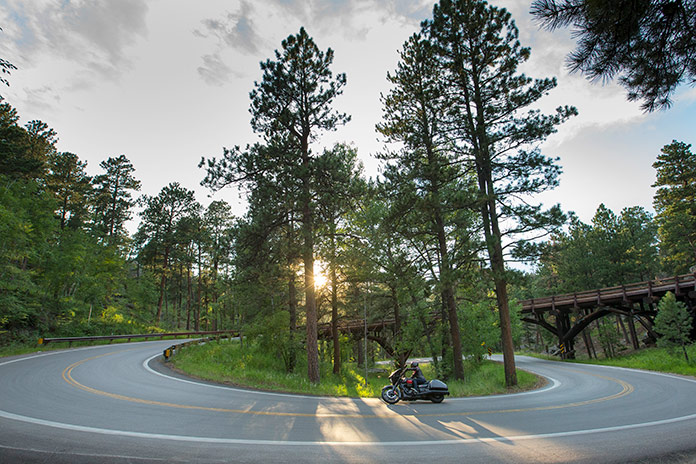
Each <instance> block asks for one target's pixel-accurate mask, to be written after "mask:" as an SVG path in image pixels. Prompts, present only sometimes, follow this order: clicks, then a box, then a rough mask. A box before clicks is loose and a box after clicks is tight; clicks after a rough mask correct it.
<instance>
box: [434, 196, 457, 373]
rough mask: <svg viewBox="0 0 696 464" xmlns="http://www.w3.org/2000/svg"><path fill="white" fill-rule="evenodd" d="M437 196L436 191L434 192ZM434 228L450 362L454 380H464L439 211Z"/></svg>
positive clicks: (449, 272)
mask: <svg viewBox="0 0 696 464" xmlns="http://www.w3.org/2000/svg"><path fill="white" fill-rule="evenodd" d="M436 194H437V190H436ZM435 226H436V228H437V240H438V244H439V248H440V263H441V265H442V269H440V285H442V302H443V304H444V305H445V308H446V310H447V320H448V321H449V327H450V340H451V342H452V362H453V363H454V366H453V367H454V378H455V379H458V380H463V379H464V363H463V360H462V336H461V331H460V330H459V317H458V315H457V302H456V300H455V299H454V283H453V282H452V269H451V264H450V259H449V253H448V251H447V237H446V236H445V226H444V223H443V220H442V215H441V214H440V212H439V211H436V214H435Z"/></svg>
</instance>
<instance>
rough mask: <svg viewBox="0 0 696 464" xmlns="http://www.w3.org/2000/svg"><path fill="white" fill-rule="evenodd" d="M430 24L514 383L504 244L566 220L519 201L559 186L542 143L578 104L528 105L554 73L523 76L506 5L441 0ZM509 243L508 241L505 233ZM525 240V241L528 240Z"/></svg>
mask: <svg viewBox="0 0 696 464" xmlns="http://www.w3.org/2000/svg"><path fill="white" fill-rule="evenodd" d="M424 28H425V30H426V31H427V32H428V36H429V37H430V39H431V40H432V41H433V44H434V46H435V47H436V50H437V54H438V55H439V60H440V61H441V63H442V66H443V68H444V70H445V72H446V74H445V76H446V79H447V80H446V86H447V88H448V89H449V91H450V92H451V100H450V103H449V105H450V107H449V112H450V118H451V121H450V124H451V126H450V127H451V130H452V134H453V135H454V137H455V141H456V142H457V143H458V144H459V145H460V150H461V153H462V155H461V156H462V157H464V158H467V159H468V160H469V161H470V166H471V168H472V170H473V171H474V172H475V173H476V177H477V182H478V195H479V202H478V208H479V211H480V214H481V221H482V224H483V231H484V238H485V242H486V247H487V251H488V259H489V260H490V265H491V270H492V276H493V280H494V283H495V292H496V297H497V303H498V308H499V315H500V329H501V339H502V345H503V355H504V359H505V378H506V383H507V385H509V386H511V385H515V384H516V383H517V381H516V372H515V363H514V348H513V343H512V329H511V322H510V309H509V302H508V294H507V277H506V270H505V255H504V253H505V247H508V246H515V245H520V244H521V243H522V242H519V241H518V240H519V239H520V237H523V238H524V239H527V240H528V239H529V238H530V236H531V238H534V237H535V236H536V237H539V236H544V235H545V234H546V233H548V232H546V231H547V230H549V229H553V228H554V227H558V226H560V225H561V224H562V223H563V221H564V219H565V218H564V215H563V214H562V213H561V210H560V207H559V206H554V207H552V208H551V209H549V210H546V211H545V210H543V209H542V208H541V206H540V205H533V204H530V203H529V202H528V201H526V200H525V201H519V200H518V199H519V198H521V197H528V196H530V195H533V194H536V193H539V192H542V191H545V190H548V189H550V188H553V187H555V186H556V185H557V184H558V174H559V173H560V169H559V167H558V166H557V165H556V164H555V162H554V160H552V159H549V158H547V157H545V156H543V155H542V154H541V153H540V151H539V149H538V146H539V145H540V143H541V142H542V141H544V140H545V139H546V137H548V136H549V135H550V134H552V133H553V132H555V127H556V126H557V125H558V124H560V123H562V122H563V121H565V120H566V119H567V118H569V117H570V116H572V115H575V114H577V111H576V110H575V108H572V107H559V108H558V109H557V110H556V114H554V115H544V114H541V112H540V111H538V110H531V109H528V107H530V106H531V105H533V104H535V103H536V102H537V101H538V100H539V99H540V98H541V97H543V96H544V95H545V94H547V93H548V92H549V91H550V90H551V89H553V88H554V87H555V86H556V80H555V79H538V80H534V79H532V78H529V77H527V76H525V75H523V74H517V68H518V66H519V65H520V64H521V63H524V62H525V61H526V60H527V59H528V58H529V56H530V50H529V48H525V47H522V46H521V45H520V43H519V41H518V39H517V37H518V30H517V27H516V26H515V24H514V22H513V21H512V19H511V16H510V13H508V12H507V11H506V10H505V9H499V8H496V7H492V6H489V5H488V4H487V3H486V2H485V1H479V0H441V1H440V2H439V3H438V4H436V5H435V8H434V10H433V19H432V20H430V21H425V22H424ZM504 238H505V242H506V244H505V245H504V244H503V243H504V242H503V239H504ZM525 242H526V241H525ZM518 251H519V253H520V254H521V253H522V252H523V251H528V250H523V249H522V248H520V247H518Z"/></svg>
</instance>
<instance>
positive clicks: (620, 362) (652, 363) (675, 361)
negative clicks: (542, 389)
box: [576, 345, 696, 376]
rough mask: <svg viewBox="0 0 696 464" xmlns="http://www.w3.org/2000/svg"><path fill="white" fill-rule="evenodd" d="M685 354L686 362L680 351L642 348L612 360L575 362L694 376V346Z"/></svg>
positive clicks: (695, 374) (695, 349) (695, 366)
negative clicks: (686, 356) (687, 359)
mask: <svg viewBox="0 0 696 464" xmlns="http://www.w3.org/2000/svg"><path fill="white" fill-rule="evenodd" d="M687 353H688V355H689V361H688V362H687V361H686V359H685V358H684V353H683V352H682V351H681V349H679V350H676V351H675V350H673V349H672V350H670V349H668V348H644V349H642V350H639V351H634V352H632V353H629V354H626V355H622V356H617V357H614V358H608V359H585V360H577V361H576V362H583V363H588V364H603V365H606V366H618V367H630V368H632V369H645V370H649V371H657V372H667V373H671V374H680V375H691V376H696V345H691V346H689V347H687Z"/></svg>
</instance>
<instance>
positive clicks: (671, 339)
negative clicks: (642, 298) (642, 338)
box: [655, 292, 693, 361]
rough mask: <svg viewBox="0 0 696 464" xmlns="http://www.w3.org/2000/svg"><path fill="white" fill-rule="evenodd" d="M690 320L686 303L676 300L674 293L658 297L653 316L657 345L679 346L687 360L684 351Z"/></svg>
mask: <svg viewBox="0 0 696 464" xmlns="http://www.w3.org/2000/svg"><path fill="white" fill-rule="evenodd" d="M692 322H693V318H692V317H691V314H689V311H688V310H687V309H686V305H685V304H684V303H682V302H680V301H677V299H676V297H675V296H674V293H672V292H667V294H666V295H665V296H663V297H662V298H661V299H660V303H659V304H658V307H657V316H656V317H655V332H657V333H658V334H660V338H658V339H657V346H660V347H664V348H676V347H681V349H682V351H683V352H684V357H685V358H686V360H687V361H688V360H689V355H688V353H687V351H686V345H687V344H689V343H690V342H691V340H690V338H689V334H690V333H691V324H692Z"/></svg>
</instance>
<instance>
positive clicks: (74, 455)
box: [0, 342, 696, 464]
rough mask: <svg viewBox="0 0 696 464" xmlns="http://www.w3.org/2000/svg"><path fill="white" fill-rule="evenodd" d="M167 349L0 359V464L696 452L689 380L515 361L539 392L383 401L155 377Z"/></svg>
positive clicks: (577, 457)
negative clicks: (533, 377)
mask: <svg viewBox="0 0 696 464" xmlns="http://www.w3.org/2000/svg"><path fill="white" fill-rule="evenodd" d="M169 343H170V342H144V343H132V344H120V345H110V346H99V347H89V348H81V349H72V350H64V351H52V352H46V353H39V354H35V355H30V356H24V357H16V358H6V359H0V432H1V433H0V462H8V463H10V462H48V463H51V464H56V463H63V462H64V463H81V462H85V463H88V462H89V463H91V462H100V463H101V462H106V463H126V462H134V463H141V462H142V463H150V462H152V463H155V462H196V463H216V462H386V461H397V462H421V463H422V462H424V461H426V460H433V461H437V462H438V463H439V462H463V461H466V462H467V463H472V462H481V463H491V462H530V463H531V462H534V463H538V462H578V463H580V462H587V463H590V462H591V463H598V462H636V461H641V460H644V461H645V462H651V460H653V459H656V458H658V457H660V458H661V459H663V462H668V461H669V460H676V461H679V462H682V460H683V459H686V458H687V457H689V456H696V439H695V437H696V380H695V379H693V378H685V377H678V376H673V375H665V374H657V373H651V372H643V371H635V370H628V369H620V368H608V367H602V366H590V365H583V364H564V363H557V362H550V361H542V360H537V359H533V358H526V357H518V358H517V364H518V367H521V368H523V369H526V370H529V371H532V372H535V373H537V374H539V375H542V376H544V377H546V378H547V379H548V383H547V385H546V386H545V387H543V388H541V389H540V390H536V391H533V392H528V393H522V394H515V395H500V396H492V397H480V398H462V399H454V398H448V399H446V400H445V402H444V403H442V404H432V403H429V402H416V403H398V404H396V405H393V406H388V405H386V404H384V403H383V402H382V401H380V400H377V399H344V398H327V397H311V396H297V395H280V394H272V393H262V392H253V391H248V390H242V389H234V388H228V387H224V386H219V385H213V384H209V383H204V382H198V381H192V380H190V379H186V378H182V377H180V376H176V375H175V374H172V373H171V372H170V371H168V370H167V369H166V368H162V366H161V364H160V354H161V353H162V350H163V349H164V348H165V347H166V346H168V344H169ZM665 457H666V458H665ZM665 459H666V460H665Z"/></svg>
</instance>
